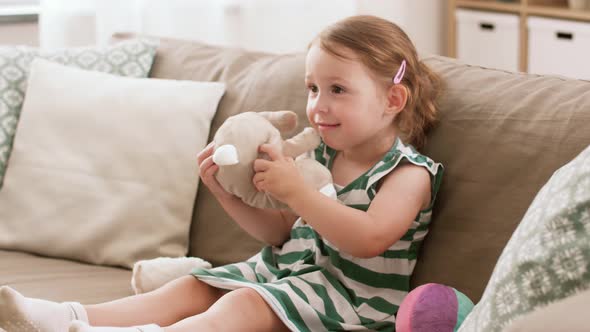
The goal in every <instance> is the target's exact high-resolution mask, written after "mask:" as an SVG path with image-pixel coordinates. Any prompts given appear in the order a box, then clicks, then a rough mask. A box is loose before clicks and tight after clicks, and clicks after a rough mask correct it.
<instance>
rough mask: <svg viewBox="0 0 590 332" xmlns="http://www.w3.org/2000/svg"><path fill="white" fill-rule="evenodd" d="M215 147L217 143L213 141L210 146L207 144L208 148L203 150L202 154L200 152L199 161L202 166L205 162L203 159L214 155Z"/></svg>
mask: <svg viewBox="0 0 590 332" xmlns="http://www.w3.org/2000/svg"><path fill="white" fill-rule="evenodd" d="M214 147H215V143H214V142H213V141H212V142H210V143H209V144H207V146H206V147H205V148H204V149H203V150H201V152H199V153H198V154H197V161H198V163H199V164H201V162H203V159H205V158H207V157H208V156H210V155H211V154H212V153H213V148H214Z"/></svg>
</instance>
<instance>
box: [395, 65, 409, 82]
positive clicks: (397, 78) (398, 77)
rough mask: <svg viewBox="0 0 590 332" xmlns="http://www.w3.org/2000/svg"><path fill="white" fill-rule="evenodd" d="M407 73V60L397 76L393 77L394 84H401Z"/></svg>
mask: <svg viewBox="0 0 590 332" xmlns="http://www.w3.org/2000/svg"><path fill="white" fill-rule="evenodd" d="M405 73H406V60H403V61H402V64H401V65H400V66H399V69H398V71H397V74H395V77H393V84H399V83H400V82H401V81H402V79H403V78H404V74H405Z"/></svg>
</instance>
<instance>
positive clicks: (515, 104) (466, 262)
mask: <svg viewBox="0 0 590 332" xmlns="http://www.w3.org/2000/svg"><path fill="white" fill-rule="evenodd" d="M127 37H129V36H125V35H119V36H116V37H115V39H122V38H127ZM304 58H305V56H304V54H291V55H271V54H264V53H254V52H247V51H244V50H238V49H230V48H223V47H216V46H210V45H205V44H202V43H198V42H189V41H182V40H174V39H162V40H161V44H160V47H159V49H158V52H157V55H156V59H155V62H154V66H153V68H152V71H151V74H150V76H151V77H155V78H168V79H186V80H196V81H200V80H203V81H223V82H225V83H226V84H227V92H226V94H225V96H224V97H223V99H222V100H221V103H220V105H219V108H218V112H217V114H216V116H215V118H214V119H213V123H212V128H211V133H210V137H212V136H213V134H214V132H215V130H217V128H219V126H220V124H221V123H222V122H223V121H224V120H225V119H226V118H227V117H229V116H231V115H233V114H237V113H239V112H244V111H252V110H279V109H291V110H294V111H296V112H297V113H298V115H299V119H300V127H301V126H303V125H304V124H305V123H306V119H305V103H306V91H305V86H304V83H303V82H304V80H303V76H304ZM425 62H426V63H427V64H428V65H430V66H431V67H432V68H433V69H434V70H435V71H437V72H438V73H440V74H441V76H442V77H443V79H444V81H445V83H446V91H445V92H444V93H443V94H442V97H441V100H440V123H439V125H438V127H437V128H436V129H435V130H434V131H433V132H432V133H431V135H430V136H429V140H428V143H427V145H426V147H425V148H424V151H423V152H424V153H425V154H427V155H429V156H430V157H432V158H433V159H434V160H436V161H439V162H442V163H443V164H444V165H445V167H446V170H445V176H444V177H443V184H442V187H441V191H440V193H439V196H438V199H437V203H436V204H435V207H434V221H433V225H432V228H431V231H430V233H429V235H428V236H427V237H426V239H425V242H424V244H423V247H422V250H421V254H420V258H419V259H418V264H417V266H416V270H415V273H414V276H413V280H412V284H413V285H414V286H417V285H420V284H423V283H427V282H439V283H444V284H447V285H450V286H453V287H455V288H457V289H458V290H460V291H462V292H464V293H465V294H467V295H468V296H469V297H470V298H471V299H472V300H474V301H477V300H478V299H479V298H480V297H481V294H482V292H483V290H484V288H485V285H486V284H487V281H488V279H489V277H490V275H491V272H492V270H493V268H494V265H495V263H496V260H497V259H498V257H499V255H500V253H501V251H502V248H503V247H504V246H505V244H506V242H507V241H508V239H509V238H510V235H511V234H512V232H513V231H514V229H515V228H516V226H517V225H518V223H519V222H520V219H521V218H522V216H523V215H524V212H525V211H526V209H527V207H528V205H529V204H530V203H531V201H532V200H533V198H534V196H535V194H536V192H537V191H538V190H539V189H540V188H541V186H542V185H543V184H544V182H545V181H546V180H547V179H549V177H550V176H551V174H552V173H553V172H554V171H555V170H556V169H557V168H559V167H560V166H562V165H563V164H565V163H567V162H568V161H569V160H570V159H572V158H573V157H574V156H576V155H577V154H578V153H579V152H580V151H581V150H582V149H583V148H584V147H586V146H587V145H589V144H590V130H588V129H589V128H590V83H589V82H584V81H577V80H567V79H561V78H556V77H542V76H535V75H526V74H519V73H510V72H504V71H499V70H492V69H485V68H481V67H475V66H469V65H465V64H461V63H459V62H457V61H455V60H452V59H448V58H444V57H437V56H434V57H429V58H426V59H425ZM197 152H198V151H195V161H196V153H197ZM190 236H191V247H190V253H189V254H190V255H193V256H197V257H201V258H203V259H206V260H208V261H210V262H212V263H213V264H214V265H219V264H225V263H229V262H234V261H238V260H243V259H245V258H247V257H249V256H251V255H252V254H254V253H256V252H257V251H258V250H259V248H260V246H261V243H259V242H257V241H256V240H254V239H252V238H251V237H249V236H248V235H247V234H246V233H244V232H243V231H242V230H241V229H240V228H239V227H238V226H237V225H236V224H235V223H233V222H232V221H231V219H230V218H229V216H227V215H226V214H225V212H224V211H223V210H222V209H221V207H220V206H219V205H218V204H217V202H216V201H215V199H214V198H213V196H212V195H211V194H210V193H209V192H208V190H207V189H206V187H205V186H200V188H199V192H198V194H197V200H196V203H195V209H194V214H193V222H192V229H191V235H190Z"/></svg>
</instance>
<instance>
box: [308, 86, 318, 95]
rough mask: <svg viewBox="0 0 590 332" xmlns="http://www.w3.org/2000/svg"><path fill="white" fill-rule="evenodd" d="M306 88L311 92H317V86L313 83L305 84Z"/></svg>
mask: <svg viewBox="0 0 590 332" xmlns="http://www.w3.org/2000/svg"><path fill="white" fill-rule="evenodd" d="M307 90H309V91H310V92H312V93H317V92H318V87H317V86H315V85H308V86H307Z"/></svg>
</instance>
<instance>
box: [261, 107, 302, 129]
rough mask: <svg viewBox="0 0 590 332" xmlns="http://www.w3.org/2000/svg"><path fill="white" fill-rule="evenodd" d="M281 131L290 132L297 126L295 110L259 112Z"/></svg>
mask: <svg viewBox="0 0 590 332" xmlns="http://www.w3.org/2000/svg"><path fill="white" fill-rule="evenodd" d="M258 114H259V115H261V116H262V117H264V118H265V119H267V120H268V121H269V122H270V123H271V124H272V125H273V126H275V128H277V129H278V130H279V131H280V132H281V133H288V132H290V131H292V130H293V129H295V127H297V114H295V112H293V111H287V110H282V111H275V112H258Z"/></svg>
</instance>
